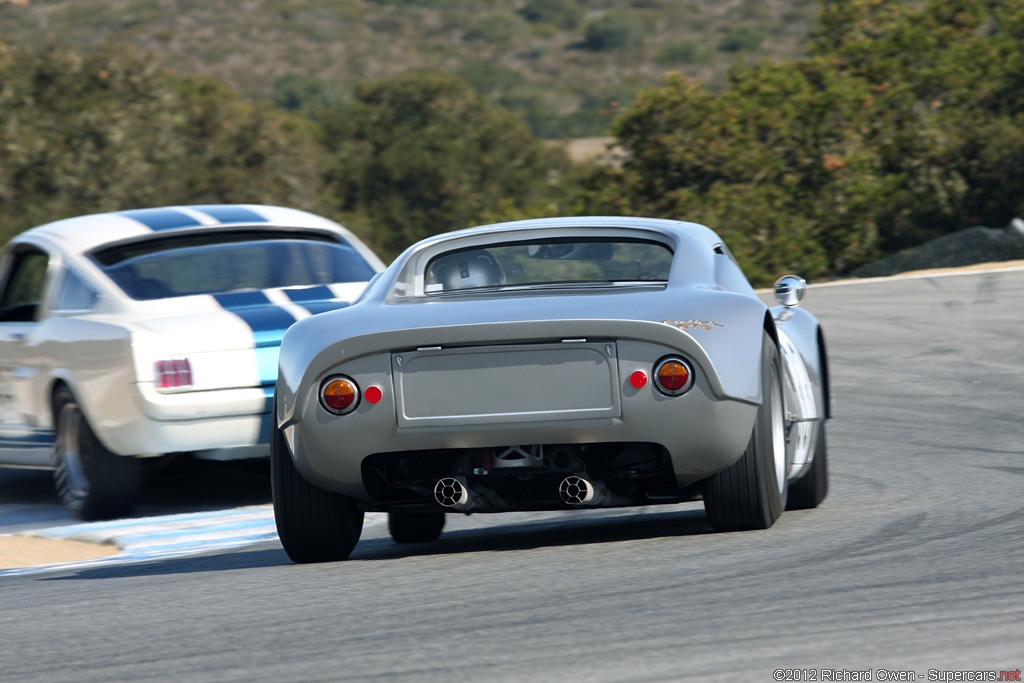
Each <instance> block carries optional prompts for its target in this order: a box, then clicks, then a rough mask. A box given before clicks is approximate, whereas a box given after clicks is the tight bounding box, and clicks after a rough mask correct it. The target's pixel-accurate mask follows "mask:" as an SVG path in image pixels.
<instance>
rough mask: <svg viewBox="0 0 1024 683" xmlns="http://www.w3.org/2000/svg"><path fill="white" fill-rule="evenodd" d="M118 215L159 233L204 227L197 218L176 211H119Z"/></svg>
mask: <svg viewBox="0 0 1024 683" xmlns="http://www.w3.org/2000/svg"><path fill="white" fill-rule="evenodd" d="M117 215H118V216H124V217H125V218H131V219H132V220H135V221H138V222H139V223H142V224H143V225H145V226H146V227H147V228H150V229H151V230H156V231H157V232H159V231H161V230H173V229H174V228H188V227H192V226H197V225H202V223H200V222H199V221H197V220H196V219H195V218H192V217H191V216H189V215H187V214H184V213H182V212H181V211H176V210H174V209H133V210H131V211H118V212H117Z"/></svg>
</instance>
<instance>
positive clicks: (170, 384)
mask: <svg viewBox="0 0 1024 683" xmlns="http://www.w3.org/2000/svg"><path fill="white" fill-rule="evenodd" d="M155 370H156V386H157V388H158V389H182V388H184V387H190V386H192V364H191V363H190V362H189V360H188V358H174V359H171V360H158V361H157V362H156V364H155Z"/></svg>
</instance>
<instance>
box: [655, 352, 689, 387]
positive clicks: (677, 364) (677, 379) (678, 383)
mask: <svg viewBox="0 0 1024 683" xmlns="http://www.w3.org/2000/svg"><path fill="white" fill-rule="evenodd" d="M654 378H655V380H656V381H655V383H654V384H655V386H657V387H658V390H659V391H661V393H663V394H666V395H668V396H680V395H681V394H685V393H686V392H687V391H689V390H690V387H691V386H693V368H691V367H690V364H689V363H687V362H686V361H685V360H683V359H682V358H665V359H664V360H662V361H661V362H660V363H658V364H657V365H656V366H655V367H654Z"/></svg>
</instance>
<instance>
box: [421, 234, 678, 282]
mask: <svg viewBox="0 0 1024 683" xmlns="http://www.w3.org/2000/svg"><path fill="white" fill-rule="evenodd" d="M671 266H672V251H671V249H669V247H668V246H666V245H665V244H662V243H660V242H653V241H646V240H629V239H590V240H579V239H576V238H574V239H561V238H560V239H551V240H540V241H531V242H516V243H507V244H497V245H491V246H488V247H486V248H474V249H462V250H458V251H452V252H448V253H446V254H441V255H440V256H437V257H435V258H434V259H432V260H431V261H430V263H429V264H428V265H427V271H426V277H425V287H424V289H425V291H426V293H428V294H429V293H432V292H448V291H455V290H471V289H480V288H486V287H501V286H511V287H520V286H543V285H552V286H554V285H575V284H581V285H582V284H595V283H596V284H608V283H623V282H666V281H667V280H668V274H669V270H670V268H671Z"/></svg>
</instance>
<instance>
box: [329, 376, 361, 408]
mask: <svg viewBox="0 0 1024 683" xmlns="http://www.w3.org/2000/svg"><path fill="white" fill-rule="evenodd" d="M320 404H321V405H322V406H323V407H324V409H325V410H327V412H330V413H334V414H335V415H345V414H346V413H351V412H352V411H353V410H355V409H356V406H358V405H359V387H358V386H357V385H356V383H355V382H353V381H352V380H350V379H349V378H348V377H340V376H334V377H328V378H327V379H326V380H324V382H323V384H321V385H320Z"/></svg>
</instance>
